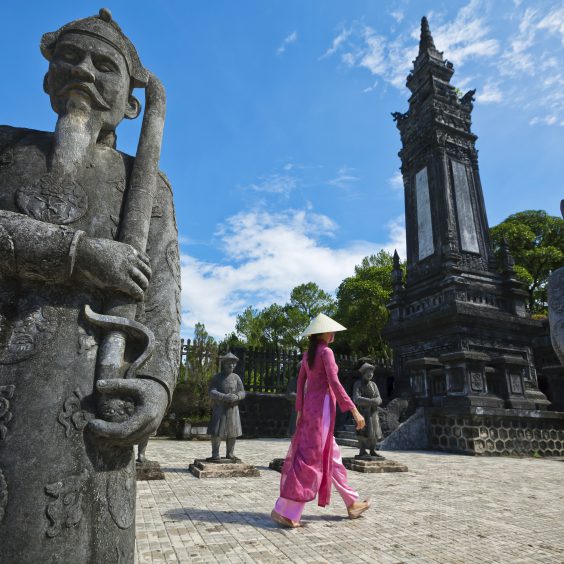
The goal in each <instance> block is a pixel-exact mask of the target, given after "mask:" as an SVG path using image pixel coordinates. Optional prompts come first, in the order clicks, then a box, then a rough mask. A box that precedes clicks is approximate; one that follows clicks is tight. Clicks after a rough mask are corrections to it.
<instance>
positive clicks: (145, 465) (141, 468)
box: [135, 460, 165, 482]
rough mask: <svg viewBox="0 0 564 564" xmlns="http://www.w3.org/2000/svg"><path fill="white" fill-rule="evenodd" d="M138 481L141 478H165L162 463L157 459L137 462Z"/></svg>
mask: <svg viewBox="0 0 564 564" xmlns="http://www.w3.org/2000/svg"><path fill="white" fill-rule="evenodd" d="M135 469H136V471H137V481H138V482H139V481H141V480H164V479H165V475H164V472H163V471H162V470H161V465H160V464H159V463H158V462H157V461H156V460H145V462H136V463H135Z"/></svg>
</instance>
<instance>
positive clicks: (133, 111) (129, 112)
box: [125, 96, 141, 119]
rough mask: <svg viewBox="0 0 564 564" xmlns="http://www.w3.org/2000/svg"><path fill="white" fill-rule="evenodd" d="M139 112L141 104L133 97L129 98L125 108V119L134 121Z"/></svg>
mask: <svg viewBox="0 0 564 564" xmlns="http://www.w3.org/2000/svg"><path fill="white" fill-rule="evenodd" d="M139 112H141V102H139V100H138V99H137V98H136V97H135V96H129V98H128V99H127V106H126V108H125V117H126V118H127V119H135V118H136V117H137V116H138V115H139Z"/></svg>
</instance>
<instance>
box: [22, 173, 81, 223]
mask: <svg viewBox="0 0 564 564" xmlns="http://www.w3.org/2000/svg"><path fill="white" fill-rule="evenodd" d="M16 202H17V204H18V207H19V208H20V210H21V211H22V212H23V213H25V214H27V215H29V216H30V217H33V218H34V219H38V220H39V221H45V222H47V223H56V224H59V225H66V224H69V223H74V222H75V221H77V220H79V219H80V218H81V217H82V216H83V215H84V214H85V213H86V212H87V210H88V195H87V194H86V192H85V190H84V188H82V186H80V184H78V182H76V181H74V180H69V179H64V180H63V179H59V178H57V177H56V176H54V175H52V174H49V173H48V174H44V175H43V176H42V177H41V178H40V179H39V180H38V181H37V182H35V183H34V184H32V185H31V186H22V187H21V188H19V190H18V191H17V193H16Z"/></svg>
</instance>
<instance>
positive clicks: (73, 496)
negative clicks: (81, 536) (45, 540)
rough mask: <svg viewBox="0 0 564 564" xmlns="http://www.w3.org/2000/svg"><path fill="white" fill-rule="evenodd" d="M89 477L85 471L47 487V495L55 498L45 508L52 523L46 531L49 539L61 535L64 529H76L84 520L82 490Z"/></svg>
mask: <svg viewBox="0 0 564 564" xmlns="http://www.w3.org/2000/svg"><path fill="white" fill-rule="evenodd" d="M88 477H89V474H88V471H87V470H83V471H82V472H81V473H80V474H77V475H75V476H69V477H68V478H64V479H63V480H59V481H58V482H54V483H53V484H48V485H47V486H45V493H46V494H47V495H49V496H51V497H52V498H54V499H52V500H51V501H49V502H48V503H47V507H46V508H45V513H46V514H47V517H48V519H49V521H50V522H51V524H50V525H49V526H48V528H47V530H46V531H45V534H46V535H47V536H48V537H49V538H54V537H56V536H58V535H60V534H61V533H62V532H63V529H64V528H67V529H70V528H71V527H76V525H78V524H79V523H80V521H81V520H82V497H83V492H82V490H83V488H84V484H85V483H86V480H87V479H88Z"/></svg>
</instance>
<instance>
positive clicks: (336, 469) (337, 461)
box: [274, 394, 358, 521]
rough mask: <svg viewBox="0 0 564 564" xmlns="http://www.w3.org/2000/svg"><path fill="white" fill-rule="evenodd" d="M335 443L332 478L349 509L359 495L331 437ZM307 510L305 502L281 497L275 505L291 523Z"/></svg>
mask: <svg viewBox="0 0 564 564" xmlns="http://www.w3.org/2000/svg"><path fill="white" fill-rule="evenodd" d="M329 409H330V400H329V394H327V395H326V396H325V402H324V403H323V420H322V423H323V428H322V440H323V448H325V442H326V441H327V438H328V435H329V425H330V424H331V414H330V412H329ZM330 440H332V441H333V452H332V456H333V475H332V476H331V478H332V482H333V485H334V486H335V489H336V490H337V491H338V492H339V494H340V495H341V497H342V498H343V501H344V502H345V505H346V506H347V507H348V506H349V505H351V504H352V503H354V502H355V501H356V500H357V499H358V493H357V492H355V491H354V490H353V489H352V488H351V487H350V486H349V484H348V483H347V470H346V468H345V467H344V466H343V461H342V459H341V449H339V445H338V444H337V442H336V441H335V437H331V439H330ZM304 508H305V502H303V501H294V500H292V499H286V498H285V497H279V498H278V499H277V500H276V504H275V505H274V510H275V511H277V512H278V513H280V515H283V516H284V517H286V518H287V519H290V520H291V521H299V520H300V519H301V517H302V513H303V510H304Z"/></svg>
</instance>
